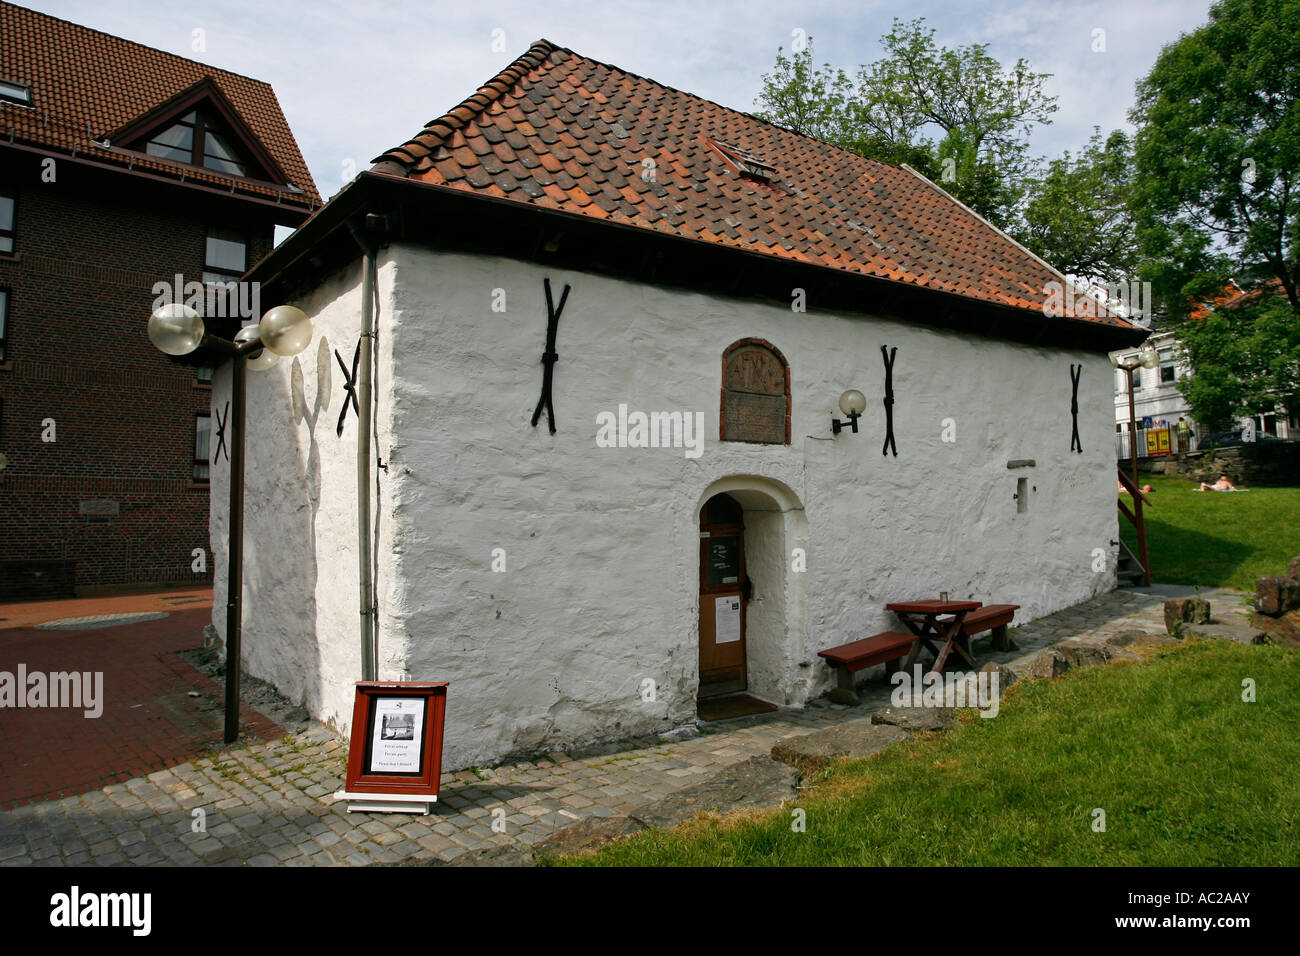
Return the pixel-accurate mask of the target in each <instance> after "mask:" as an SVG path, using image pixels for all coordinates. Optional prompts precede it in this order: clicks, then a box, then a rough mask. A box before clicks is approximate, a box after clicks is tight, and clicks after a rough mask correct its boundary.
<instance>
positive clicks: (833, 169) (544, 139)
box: [374, 40, 1130, 328]
mask: <svg viewBox="0 0 1300 956" xmlns="http://www.w3.org/2000/svg"><path fill="white" fill-rule="evenodd" d="M728 155H730V158H728ZM648 160H653V172H654V175H653V177H650V176H648V175H647V176H643V171H644V170H646V169H647V161H648ZM755 161H756V162H757V163H760V164H763V165H765V166H767V167H771V170H770V178H767V179H764V178H763V176H764V170H763V169H761V168H759V169H754V170H752V173H751V174H750V175H742V173H741V170H740V167H741V165H742V164H744V163H746V162H755ZM374 162H375V163H376V165H375V167H374V171H375V172H379V173H388V174H392V175H400V176H405V177H407V178H410V179H414V180H419V181H421V182H424V183H427V184H431V185H435V186H441V187H446V188H450V189H456V190H463V191H466V192H471V193H477V194H480V195H484V196H491V197H495V198H497V199H504V200H508V201H514V202H518V203H523V204H530V205H534V206H542V207H549V208H552V209H556V208H558V209H561V210H565V211H568V212H572V213H577V214H580V215H583V216H589V217H592V218H596V219H602V220H607V221H611V222H619V223H622V224H625V225H631V226H637V227H640V228H643V229H647V230H654V231H657V232H663V233H668V234H673V235H678V236H683V237H687V238H691V239H696V240H700V241H704V242H710V243H716V244H718V245H722V246H730V247H734V248H737V249H744V250H749V251H754V252H760V253H765V254H767V255H770V256H774V257H778V258H781V259H786V260H796V261H801V262H804V263H809V264H812V265H816V266H822V267H825V268H829V269H839V270H844V271H847V272H854V273H860V274H862V275H868V276H875V277H878V278H883V279H887V280H892V281H896V282H900V283H906V284H909V285H914V286H923V287H927V288H930V289H934V290H939V291H943V292H948V293H955V294H957V295H961V296H965V297H967V298H970V299H976V300H980V301H984V302H991V303H997V304H1000V305H1006V306H1012V307H1015V308H1020V309H1025V310H1031V311H1033V312H1036V313H1037V314H1038V315H1039V316H1042V315H1043V306H1044V301H1045V299H1046V298H1047V296H1046V294H1045V293H1044V286H1045V285H1046V284H1047V283H1050V282H1056V283H1062V284H1064V283H1065V279H1064V277H1063V276H1062V275H1061V274H1060V273H1059V272H1057V271H1056V270H1054V269H1052V268H1051V267H1049V266H1047V265H1046V264H1044V263H1043V262H1042V261H1041V260H1039V259H1038V258H1037V257H1035V256H1033V255H1032V254H1030V253H1028V252H1027V251H1026V250H1024V249H1023V248H1021V247H1020V246H1019V245H1017V244H1016V243H1015V242H1013V241H1012V240H1011V239H1009V238H1008V237H1007V236H1005V235H1004V234H1002V233H1001V232H999V231H998V230H997V229H995V228H993V227H992V226H990V225H989V224H988V223H986V222H985V221H984V220H983V219H981V218H980V217H978V216H977V215H975V214H974V213H973V212H971V211H969V210H968V209H966V208H965V207H964V206H962V205H961V204H960V203H958V202H957V201H956V200H954V199H952V198H951V197H950V196H948V195H947V194H946V193H944V192H943V191H942V190H940V189H939V188H938V187H937V186H935V185H933V184H932V183H930V182H929V181H928V180H925V179H923V178H922V177H920V176H919V175H918V174H915V173H912V172H910V171H909V170H907V169H905V168H901V167H897V166H890V165H887V164H885V163H881V162H877V161H875V160H871V159H866V158H863V157H861V156H858V155H856V154H854V153H850V152H847V151H846V150H843V149H840V148H839V147H836V146H831V145H829V144H827V143H823V142H820V141H818V140H815V139H811V138H809V137H807V136H802V135H800V134H798V133H794V132H791V131H789V130H786V129H783V128H781V127H779V126H775V125H773V124H771V123H767V122H764V121H762V120H759V119H757V118H755V117H753V116H750V115H749V114H747V113H741V112H738V111H736V110H731V109H727V108H726V107H723V106H719V105H718V104H716V103H712V102H709V101H708V100H704V99H701V98H700V97H698V96H693V95H691V94H689V93H683V92H681V91H679V90H674V89H671V88H670V87H666V86H663V85H661V84H659V83H656V82H654V81H653V80H648V79H645V78H644V77H640V76H636V75H634V74H631V73H627V72H625V71H623V70H620V69H618V68H617V67H614V66H609V65H607V64H604V63H600V62H597V61H596V60H590V59H588V58H586V57H584V56H580V55H578V54H576V53H574V52H572V51H571V50H566V49H563V48H561V47H557V46H555V45H554V44H552V43H550V42H549V41H547V40H539V41H538V42H536V43H534V44H533V45H532V47H530V48H529V50H528V52H527V53H525V54H524V55H523V56H521V57H519V59H517V60H515V62H514V63H512V64H511V65H510V66H509V67H507V68H506V69H505V70H503V71H502V72H501V73H499V74H498V75H497V76H496V77H494V78H493V79H492V80H489V81H488V82H487V83H486V84H485V85H484V86H483V87H482V88H480V89H479V91H478V92H477V93H475V94H474V95H473V96H471V97H469V98H468V99H467V100H465V101H464V102H463V103H462V104H461V105H459V106H457V107H456V108H455V109H453V110H451V111H450V112H449V113H447V114H446V115H444V116H441V117H439V118H438V119H435V120H433V121H431V122H430V123H428V124H427V125H426V126H425V128H424V129H423V130H422V131H421V132H419V133H418V134H416V136H415V137H414V138H413V139H411V140H409V141H408V142H406V143H403V144H402V145H400V146H397V147H394V148H393V149H390V150H389V151H388V152H386V153H384V154H383V155H382V156H380V157H378V158H377V159H376V160H375V161H374ZM1066 288H1068V286H1066ZM1070 298H1071V301H1073V297H1070ZM1087 305H1088V306H1089V309H1090V310H1091V309H1095V308H1096V306H1095V303H1094V302H1093V300H1091V299H1088V300H1087ZM1064 314H1065V315H1066V316H1070V317H1077V318H1082V319H1085V320H1087V321H1090V322H1094V323H1099V324H1104V325H1110V326H1114V327H1119V328H1129V327H1130V326H1129V324H1128V323H1127V322H1125V321H1124V320H1123V319H1120V318H1118V317H1115V316H1112V315H1109V314H1104V313H1103V314H1102V315H1100V316H1097V315H1092V314H1088V311H1080V312H1079V313H1078V314H1077V315H1076V313H1075V312H1073V311H1072V310H1071V309H1070V308H1068V307H1067V309H1066V310H1065V313H1064ZM1044 320H1045V321H1050V320H1048V319H1044Z"/></svg>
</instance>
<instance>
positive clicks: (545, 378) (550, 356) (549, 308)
mask: <svg viewBox="0 0 1300 956" xmlns="http://www.w3.org/2000/svg"><path fill="white" fill-rule="evenodd" d="M542 282H543V283H544V284H545V286H546V351H545V352H543V353H542V363H543V364H544V365H545V366H546V368H545V370H544V371H543V372H542V396H541V398H539V399H538V400H537V407H536V408H535V409H533V427H534V428H536V427H537V420H538V419H539V418H541V417H542V407H543V406H545V407H546V421H547V423H548V424H549V425H550V426H551V434H552V435H554V434H555V409H554V408H553V407H551V381H552V378H553V376H554V372H555V363H556V361H557V360H558V359H559V357H560V356H559V355H558V354H557V353H556V351H555V331H556V328H557V327H558V326H559V324H560V313H561V312H563V311H564V303H565V300H566V299H568V298H569V286H568V284H567V283H566V284H565V286H564V291H563V292H561V293H560V307H559V308H558V309H557V308H555V307H554V306H553V305H552V303H551V280H550V279H543V280H542Z"/></svg>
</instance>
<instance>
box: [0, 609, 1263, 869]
mask: <svg viewBox="0 0 1300 956" xmlns="http://www.w3.org/2000/svg"><path fill="white" fill-rule="evenodd" d="M1187 591H1189V589H1183V590H1182V592H1180V593H1187ZM1164 596H1165V595H1164V594H1162V593H1142V592H1137V591H1118V592H1114V593H1111V594H1107V595H1103V596H1101V597H1098V598H1095V599H1093V600H1091V601H1087V602H1085V603H1083V604H1080V605H1078V606H1076V607H1073V608H1070V609H1068V610H1066V611H1062V612H1061V613H1059V614H1055V615H1052V616H1051V617H1048V618H1044V619H1042V620H1040V621H1035V622H1034V623H1032V624H1030V625H1027V626H1025V627H1021V628H1017V629H1015V630H1013V631H1012V635H1013V637H1014V639H1015V641H1016V642H1017V643H1018V644H1019V645H1020V649H1019V650H1018V651H1015V652H1009V653H1003V654H990V653H989V652H988V651H987V649H983V648H982V647H981V646H977V655H978V656H979V657H980V659H981V660H988V659H993V660H1001V661H1009V660H1013V659H1015V658H1017V657H1020V656H1022V655H1025V654H1026V653H1032V652H1033V651H1035V650H1038V649H1041V648H1043V647H1045V646H1047V645H1048V644H1052V643H1055V642H1057V641H1059V640H1063V639H1065V638H1067V637H1073V636H1080V635H1085V634H1099V635H1100V634H1108V633H1115V632H1118V631H1120V630H1124V629H1128V628H1134V627H1136V628H1140V629H1143V630H1148V631H1152V632H1161V633H1163V630H1164V627H1163V620H1162V617H1161V601H1162V599H1163V597H1164ZM1204 596H1207V597H1209V598H1211V600H1212V601H1213V602H1214V607H1215V613H1216V616H1217V617H1218V618H1219V619H1221V620H1233V619H1234V618H1233V616H1232V615H1233V608H1234V607H1235V606H1236V605H1237V604H1238V603H1239V600H1240V599H1239V598H1238V596H1237V595H1235V594H1229V593H1227V592H1208V593H1206V594H1205V595H1204ZM889 690H890V688H889V687H888V686H887V685H885V684H883V683H877V684H875V685H873V686H871V687H870V688H869V689H868V692H867V693H866V694H865V695H864V700H863V703H862V705H861V706H858V707H852V708H849V707H841V706H839V705H833V704H831V705H828V704H826V703H825V702H824V701H819V702H817V704H816V705H815V706H810V707H808V708H807V709H805V710H803V711H778V712H777V713H774V714H767V715H762V716H759V717H750V718H742V719H740V720H736V721H728V722H722V723H718V724H713V725H708V726H707V727H706V728H705V732H704V733H702V734H701V735H700V736H698V737H695V738H692V739H689V740H684V741H678V742H665V741H662V740H650V741H640V742H633V743H631V744H624V745H623V746H622V747H618V746H613V745H611V746H609V747H606V748H602V749H601V750H600V751H599V752H595V751H588V752H586V753H579V754H563V753H556V754H551V755H549V756H546V757H540V758H538V759H537V760H535V761H533V762H526V763H519V764H514V765H510V766H502V767H497V768H495V769H492V770H479V771H472V770H467V771H461V772H458V773H453V774H446V775H444V776H443V780H442V799H441V801H440V802H439V804H438V805H437V808H436V811H435V812H434V813H433V814H431V815H429V816H424V817H420V816H413V815H406V814H401V815H397V814H374V815H369V814H348V813H347V812H346V811H345V810H344V809H343V808H342V806H340V805H338V804H334V803H332V802H330V801H329V799H328V797H329V795H330V794H331V793H333V792H334V791H335V790H336V789H338V788H339V787H340V786H341V784H342V775H343V772H344V762H345V757H346V752H347V744H346V742H345V741H341V740H339V739H337V738H335V737H334V736H333V735H332V734H331V733H330V732H329V731H327V730H326V729H325V728H323V727H320V726H319V725H316V726H313V727H312V728H310V729H309V730H307V731H305V732H303V733H300V734H297V735H294V736H286V737H284V738H283V739H281V740H277V741H274V742H271V743H259V744H253V745H251V746H244V747H238V748H236V749H232V750H229V751H225V752H222V753H219V754H216V755H213V756H211V757H206V758H201V759H197V760H192V761H189V762H187V763H182V764H179V765H178V766H173V767H171V768H169V769H165V770H159V771H157V772H155V773H151V774H149V775H148V776H147V777H137V778H134V779H131V780H127V781H124V782H120V783H115V784H112V785H110V786H107V787H104V788H103V789H100V790H95V791H92V792H88V793H84V794H81V795H79V796H73V797H67V798H64V799H61V800H57V801H50V802H46V803H41V804H36V805H32V806H24V807H20V808H18V809H16V810H13V811H11V812H9V813H5V814H0V865H7V866H24V865H32V864H37V865H57V864H85V863H92V864H99V865H112V864H122V863H132V864H140V865H144V864H182V865H190V864H196V863H204V864H215V863H224V864H227V865H240V864H247V865H253V866H278V865H281V864H285V865H364V864H368V863H376V862H396V861H398V860H402V859H404V858H430V857H434V856H437V857H440V858H442V859H444V860H451V859H454V858H455V857H457V856H460V855H462V854H464V853H466V852H468V851H470V850H473V849H479V848H483V847H488V846H491V845H494V844H496V845H509V844H512V843H514V842H516V841H521V842H523V843H526V844H529V845H533V844H536V843H538V842H540V841H541V840H543V839H544V838H545V837H546V836H548V835H550V834H551V833H554V832H555V831H556V830H557V829H558V828H561V827H564V826H567V825H569V824H571V823H573V822H574V821H577V820H580V819H583V818H585V817H589V816H615V815H619V814H624V813H628V812H632V811H635V809H636V808H637V807H639V806H642V805H644V804H646V803H648V802H650V801H652V800H655V799H657V798H658V797H660V796H662V795H664V794H668V793H671V792H672V791H674V790H676V789H679V788H681V787H684V786H686V785H688V784H692V783H695V782H697V781H699V780H700V779H701V778H703V777H704V776H706V775H708V774H710V773H712V772H714V771H716V770H718V769H720V768H722V767H725V766H728V765H731V764H735V763H738V762H740V761H742V760H745V759H747V758H749V757H751V756H756V755H759V754H766V753H767V752H768V751H769V750H770V749H771V747H772V745H773V744H774V743H775V742H776V741H778V740H781V739H783V738H787V737H791V736H797V735H800V734H805V733H809V732H812V731H814V730H818V729H821V728H824V727H827V726H832V725H834V724H837V723H841V722H844V721H848V720H853V719H859V718H861V717H864V716H866V715H868V714H870V713H871V712H872V711H874V710H876V709H878V708H879V707H881V706H883V705H884V704H885V703H886V702H887V701H888V698H889ZM195 810H202V811H203V814H202V816H203V821H204V824H205V832H196V831H195V822H196V817H195V814H194V811H195ZM494 818H497V819H504V820H505V832H504V833H500V832H495V831H494V830H493V828H492V822H493V819H494Z"/></svg>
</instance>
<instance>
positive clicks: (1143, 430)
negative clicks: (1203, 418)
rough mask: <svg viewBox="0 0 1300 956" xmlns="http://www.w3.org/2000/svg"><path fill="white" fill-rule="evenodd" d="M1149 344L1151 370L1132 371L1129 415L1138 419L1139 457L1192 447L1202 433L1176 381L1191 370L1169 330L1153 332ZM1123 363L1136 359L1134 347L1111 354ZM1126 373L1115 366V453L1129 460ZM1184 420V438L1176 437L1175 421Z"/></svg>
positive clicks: (1129, 362)
mask: <svg viewBox="0 0 1300 956" xmlns="http://www.w3.org/2000/svg"><path fill="white" fill-rule="evenodd" d="M1151 345H1152V346H1153V347H1154V348H1155V350H1156V354H1158V355H1159V356H1160V364H1159V365H1158V366H1156V367H1155V368H1139V369H1137V370H1136V371H1134V372H1133V414H1134V418H1135V420H1136V423H1137V441H1138V457H1139V458H1145V457H1148V456H1149V455H1153V454H1154V455H1166V454H1172V453H1174V452H1178V451H1195V450H1196V448H1197V447H1198V442H1199V441H1200V439H1201V438H1202V437H1204V436H1203V434H1202V431H1201V427H1200V425H1198V424H1197V423H1196V421H1195V419H1194V418H1193V417H1192V410H1191V409H1190V408H1189V407H1188V405H1187V399H1186V398H1185V397H1184V396H1183V393H1182V392H1180V391H1179V390H1178V383H1179V381H1181V380H1182V379H1183V378H1185V377H1186V376H1188V375H1190V374H1191V369H1190V368H1189V367H1188V365H1187V362H1186V360H1185V359H1183V358H1182V357H1181V355H1180V354H1179V353H1178V349H1177V343H1176V341H1175V340H1174V333H1173V332H1156V333H1154V334H1153V335H1152V336H1151ZM1114 354H1115V355H1116V356H1117V357H1118V358H1119V360H1120V362H1121V363H1126V364H1132V363H1135V362H1136V361H1137V358H1138V355H1137V350H1136V349H1129V350H1125V351H1120V352H1116V353H1114ZM1128 400H1129V393H1128V376H1127V375H1126V374H1125V373H1124V372H1123V371H1122V370H1120V369H1115V456H1116V458H1118V459H1120V460H1121V461H1127V460H1128V459H1129V457H1130V455H1131V454H1132V450H1131V447H1130V445H1129V407H1128ZM1180 420H1182V421H1185V422H1187V424H1188V427H1189V433H1188V434H1187V435H1186V436H1185V442H1182V443H1180V441H1179V428H1178V423H1179V421H1180Z"/></svg>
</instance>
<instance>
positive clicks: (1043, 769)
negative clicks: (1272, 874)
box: [550, 496, 1300, 866]
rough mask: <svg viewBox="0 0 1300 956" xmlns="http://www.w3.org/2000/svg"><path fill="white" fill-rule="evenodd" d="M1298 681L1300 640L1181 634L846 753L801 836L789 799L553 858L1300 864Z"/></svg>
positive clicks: (588, 861)
mask: <svg viewBox="0 0 1300 956" xmlns="http://www.w3.org/2000/svg"><path fill="white" fill-rule="evenodd" d="M1242 497H1243V498H1244V497H1247V496H1242ZM1246 677H1250V678H1253V679H1254V681H1255V683H1256V688H1257V690H1256V693H1257V698H1258V699H1257V702H1255V703H1245V702H1243V701H1242V699H1241V695H1242V686H1241V685H1242V680H1243V678H1246ZM1298 683H1300V651H1297V650H1289V649H1284V648H1279V647H1273V646H1261V647H1244V646H1242V645H1238V644H1232V643H1228V642H1226V641H1218V642H1189V643H1188V644H1187V645H1179V646H1177V647H1175V648H1173V649H1170V650H1164V649H1162V650H1160V651H1158V652H1153V653H1151V658H1150V660H1149V661H1148V662H1147V663H1145V664H1142V663H1139V664H1128V663H1118V664H1113V665H1111V666H1108V667H1100V668H1090V669H1086V670H1079V671H1072V672H1070V673H1069V674H1067V675H1066V676H1064V677H1062V678H1060V679H1057V680H1052V681H1031V682H1028V683H1025V684H1020V685H1017V686H1016V687H1015V688H1014V689H1013V690H1012V692H1011V693H1010V694H1009V695H1008V698H1007V700H1006V701H1005V702H1004V704H1003V706H1002V709H1001V712H1000V713H999V715H998V716H997V717H994V718H991V719H983V718H980V717H978V716H972V718H971V719H970V720H969V721H968V722H966V723H964V724H961V725H959V726H958V727H957V728H956V729H954V730H952V731H950V732H949V733H947V734H940V735H925V736H922V737H918V738H915V739H913V740H910V741H905V742H903V743H902V744H899V745H896V746H894V747H891V748H889V749H888V750H886V751H884V752H882V753H880V754H878V755H876V756H875V757H872V758H870V759H868V760H860V761H842V762H840V763H838V764H836V765H834V766H833V767H832V768H830V769H829V770H828V771H824V772H823V774H822V776H821V778H820V779H819V780H818V782H817V783H816V785H815V786H814V787H813V788H811V789H810V790H808V791H805V794H804V796H803V797H802V798H801V799H800V800H799V801H798V803H797V805H796V806H797V807H799V808H801V809H803V810H804V811H805V814H806V816H805V821H806V829H805V830H804V832H795V830H794V829H792V820H793V819H794V816H793V815H792V812H791V807H790V806H787V807H786V808H783V809H781V810H776V811H766V812H758V813H748V814H743V815H740V816H737V817H729V818H726V819H721V820H720V819H719V818H701V819H698V820H695V821H692V822H690V823H687V824H685V825H684V826H682V827H679V828H678V829H677V830H674V831H672V832H667V833H664V832H649V833H645V834H642V835H640V836H637V837H635V838H633V839H631V840H629V841H625V842H621V843H615V844H611V845H609V846H607V847H605V848H604V849H603V850H601V851H600V853H599V854H597V855H596V856H594V857H576V858H574V857H571V858H564V859H560V860H552V861H550V862H554V863H559V864H561V865H597V866H599V865H606V866H826V865H831V866H939V865H943V866H975V865H993V866H1014V865H1033V866H1040V865H1043V866H1046V865H1061V866H1132V865H1140V866H1157V865H1159V866H1204V865H1231V866H1263V865H1278V866H1295V865H1298V864H1300V824H1298V823H1297V815H1298V814H1300V774H1297V773H1296V772H1295V767H1296V766H1297V764H1300V736H1297V734H1296V733H1295V728H1296V727H1297V726H1300V695H1297V694H1296V693H1295V687H1296V685H1297V684H1298ZM969 713H973V712H969ZM1095 809H1101V810H1104V811H1105V832H1096V831H1094V829H1093V821H1094V819H1095V817H1094V810H1095Z"/></svg>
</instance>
